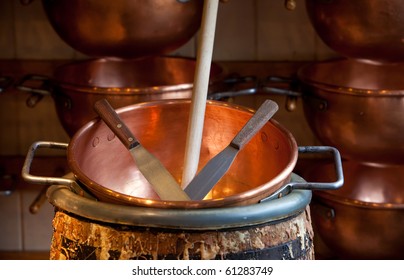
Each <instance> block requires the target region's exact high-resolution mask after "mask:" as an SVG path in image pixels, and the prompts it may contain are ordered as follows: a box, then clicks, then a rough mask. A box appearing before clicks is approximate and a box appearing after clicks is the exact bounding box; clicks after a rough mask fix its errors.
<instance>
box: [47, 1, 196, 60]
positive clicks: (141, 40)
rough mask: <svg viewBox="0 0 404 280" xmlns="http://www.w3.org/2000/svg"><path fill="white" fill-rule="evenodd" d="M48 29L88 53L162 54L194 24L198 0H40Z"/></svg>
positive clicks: (185, 36) (188, 33) (181, 41)
mask: <svg viewBox="0 0 404 280" xmlns="http://www.w3.org/2000/svg"><path fill="white" fill-rule="evenodd" d="M42 3H43V7H44V10H45V12H46V15H47V16H48V19H49V22H50V23H51V25H52V27H53V28H54V30H55V31H56V32H57V34H58V35H59V36H60V38H61V39H63V40H64V41H65V42H66V43H67V44H68V45H70V46H71V47H73V48H74V49H76V50H78V51H80V52H82V53H84V54H86V55H89V56H92V57H106V56H109V57H125V58H137V57H144V56H150V55H158V54H163V53H164V54H167V53H170V52H172V51H173V50H175V49H177V48H179V47H180V46H182V45H183V44H185V43H186V42H187V41H188V40H189V39H191V38H192V37H193V36H194V34H195V33H196V32H197V30H198V29H199V26H200V24H201V17H202V8H203V1H202V0H190V1H186V2H183V3H182V2H181V1H177V0H147V1H144V0H114V1H99V0H67V1H66V0H58V1H53V0H42Z"/></svg>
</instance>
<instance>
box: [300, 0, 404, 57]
mask: <svg viewBox="0 0 404 280" xmlns="http://www.w3.org/2000/svg"><path fill="white" fill-rule="evenodd" d="M306 9H307V13H308V15H309V18H310V20H311V23H312V24H313V26H314V28H315V30H316V31H317V34H318V35H319V36H320V38H321V39H322V40H323V41H324V42H325V43H326V44H327V45H328V46H329V47H331V48H332V49H334V50H335V51H336V52H338V53H340V54H342V55H344V56H347V57H351V58H357V59H361V60H367V61H370V62H372V63H385V62H400V61H401V62H403V61H404V42H403V34H404V5H403V3H402V1H401V0H355V1H352V0H306Z"/></svg>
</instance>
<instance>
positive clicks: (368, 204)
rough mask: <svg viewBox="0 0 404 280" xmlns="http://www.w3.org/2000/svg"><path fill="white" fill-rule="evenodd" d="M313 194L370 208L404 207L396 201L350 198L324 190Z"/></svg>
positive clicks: (344, 203)
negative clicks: (371, 200)
mask: <svg viewBox="0 0 404 280" xmlns="http://www.w3.org/2000/svg"><path fill="white" fill-rule="evenodd" d="M313 194H314V196H315V197H318V198H319V199H321V200H324V201H328V202H331V203H337V204H341V205H346V206H352V207H359V208H367V209H371V210H396V209H404V204H398V203H379V202H367V201H361V200H356V199H350V198H346V197H342V196H338V195H335V194H330V193H328V192H324V191H313Z"/></svg>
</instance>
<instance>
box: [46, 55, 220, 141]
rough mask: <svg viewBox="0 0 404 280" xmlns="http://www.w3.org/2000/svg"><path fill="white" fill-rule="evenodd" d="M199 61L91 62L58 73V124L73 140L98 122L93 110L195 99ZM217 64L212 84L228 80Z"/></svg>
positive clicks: (54, 88) (62, 68)
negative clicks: (101, 105)
mask: <svg viewBox="0 0 404 280" xmlns="http://www.w3.org/2000/svg"><path fill="white" fill-rule="evenodd" d="M195 67H196V61H195V60H194V59H187V58H180V57H163V56H159V57H152V58H147V59H140V60H120V59H105V58H102V59H89V60H84V61H80V62H73V63H68V64H65V65H63V66H60V67H58V68H56V70H55V73H54V78H53V80H54V81H53V84H52V96H53V98H54V101H55V106H56V111H57V114H58V117H59V120H60V122H61V124H62V126H63V127H64V129H65V130H66V131H67V133H68V134H69V135H70V136H73V134H74V133H75V132H76V131H77V130H78V129H79V128H80V127H82V126H83V125H84V124H86V123H87V122H89V121H90V120H92V119H93V118H95V117H96V113H95V112H94V111H93V104H94V103H95V102H96V101H98V100H100V99H102V98H106V99H108V101H109V103H110V104H111V105H112V106H113V107H114V108H119V107H124V106H127V105H131V104H135V103H140V102H147V101H153V100H161V99H177V98H191V95H192V88H193V82H194V74H195ZM223 72H224V71H223V69H222V68H221V67H219V66H218V65H217V64H215V63H212V66H211V81H212V83H213V82H215V81H216V82H217V81H218V80H220V79H222V78H223Z"/></svg>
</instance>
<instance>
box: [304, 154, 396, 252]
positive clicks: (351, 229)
mask: <svg viewBox="0 0 404 280" xmlns="http://www.w3.org/2000/svg"><path fill="white" fill-rule="evenodd" d="M343 169H344V176H345V182H344V185H343V186H342V187H341V188H340V189H338V190H335V191H332V192H330V191H315V192H313V201H312V203H311V209H312V212H311V213H312V218H313V224H314V225H315V233H316V234H318V236H319V237H320V238H321V240H322V241H323V242H324V243H325V245H326V246H327V247H328V249H330V252H332V254H333V256H331V257H334V258H335V257H337V258H340V259H403V258H404V239H403V234H404V222H403V221H404V191H403V190H404V189H403V187H404V186H403V182H404V167H403V166H402V165H367V164H363V163H358V162H354V161H344V162H343ZM302 175H303V176H306V178H309V180H312V181H317V180H320V181H321V180H327V179H332V178H334V176H335V175H334V171H333V168H332V165H331V164H329V163H325V164H319V162H317V164H312V165H310V166H309V168H307V169H306V171H304V172H303V173H302ZM325 252H326V250H325ZM326 253H327V254H328V252H326Z"/></svg>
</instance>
